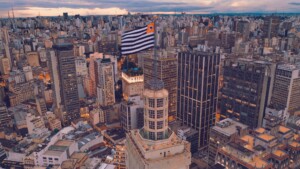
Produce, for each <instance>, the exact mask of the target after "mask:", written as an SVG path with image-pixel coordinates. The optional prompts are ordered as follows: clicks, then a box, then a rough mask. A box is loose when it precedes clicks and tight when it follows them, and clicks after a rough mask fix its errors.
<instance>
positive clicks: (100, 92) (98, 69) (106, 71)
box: [94, 59, 115, 106]
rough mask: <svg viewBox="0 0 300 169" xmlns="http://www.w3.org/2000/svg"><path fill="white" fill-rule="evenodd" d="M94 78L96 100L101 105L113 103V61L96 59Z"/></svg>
mask: <svg viewBox="0 0 300 169" xmlns="http://www.w3.org/2000/svg"><path fill="white" fill-rule="evenodd" d="M94 64H95V78H96V86H97V101H98V103H99V104H100V105H101V106H108V105H113V104H114V103H115V76H114V68H113V63H112V62H111V61H110V59H96V60H95V62H94Z"/></svg>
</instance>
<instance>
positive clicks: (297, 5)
mask: <svg viewBox="0 0 300 169" xmlns="http://www.w3.org/2000/svg"><path fill="white" fill-rule="evenodd" d="M1 1H2V2H1V3H2V4H1V7H0V16H1V17H8V16H10V17H13V16H12V10H13V11H14V16H15V17H34V16H58V15H61V14H62V12H68V13H69V15H75V14H80V15H122V14H127V13H128V12H131V13H159V14H174V13H175V12H177V13H180V12H186V13H191V14H211V13H276V12H279V13H282V12H283V13H297V12H298V11H299V10H300V2H297V1H296V0H287V1H281V0H261V1H259V2H256V3H253V2H252V0H250V1H247V0H203V1H199V0H190V1H188V0H180V1H170V0H163V1H158V0H130V1H126V3H124V1H123V0H113V1H111V0H101V1H100V2H98V1H96V0H86V1H80V0H72V1H71V0H65V1H52V2H49V1H46V0H39V1H28V0H13V1H9V0H1Z"/></svg>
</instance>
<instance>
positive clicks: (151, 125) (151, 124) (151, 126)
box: [149, 121, 155, 129]
mask: <svg viewBox="0 0 300 169" xmlns="http://www.w3.org/2000/svg"><path fill="white" fill-rule="evenodd" d="M149 128H150V129H155V122H154V121H149Z"/></svg>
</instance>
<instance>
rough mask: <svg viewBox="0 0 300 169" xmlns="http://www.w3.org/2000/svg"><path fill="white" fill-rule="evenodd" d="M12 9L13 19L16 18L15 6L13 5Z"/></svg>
mask: <svg viewBox="0 0 300 169" xmlns="http://www.w3.org/2000/svg"><path fill="white" fill-rule="evenodd" d="M11 10H12V15H13V19H15V12H14V8H13V7H12V8H11Z"/></svg>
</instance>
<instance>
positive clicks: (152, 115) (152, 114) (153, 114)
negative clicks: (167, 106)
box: [149, 110, 155, 119]
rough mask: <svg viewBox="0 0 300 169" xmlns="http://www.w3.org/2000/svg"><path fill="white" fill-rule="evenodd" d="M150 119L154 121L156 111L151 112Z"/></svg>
mask: <svg viewBox="0 0 300 169" xmlns="http://www.w3.org/2000/svg"><path fill="white" fill-rule="evenodd" d="M149 117H150V118H152V119H154V118H155V111H154V110H149Z"/></svg>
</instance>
